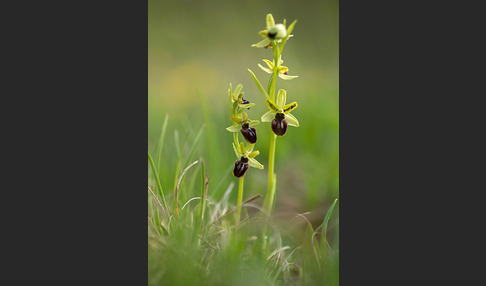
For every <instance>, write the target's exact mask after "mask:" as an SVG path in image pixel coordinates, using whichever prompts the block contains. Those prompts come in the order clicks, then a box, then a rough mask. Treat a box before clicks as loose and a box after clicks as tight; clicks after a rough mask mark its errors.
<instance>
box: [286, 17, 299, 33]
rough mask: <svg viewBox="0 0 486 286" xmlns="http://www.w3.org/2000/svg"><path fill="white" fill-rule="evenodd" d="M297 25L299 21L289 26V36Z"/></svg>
mask: <svg viewBox="0 0 486 286" xmlns="http://www.w3.org/2000/svg"><path fill="white" fill-rule="evenodd" d="M296 23H297V20H295V21H293V22H292V24H290V25H289V27H288V28H287V35H290V33H292V31H293V30H294V26H295V24H296Z"/></svg>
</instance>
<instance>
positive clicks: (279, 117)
mask: <svg viewBox="0 0 486 286" xmlns="http://www.w3.org/2000/svg"><path fill="white" fill-rule="evenodd" d="M287 126H288V123H287V120H285V115H284V114H282V113H277V114H276V115H275V119H274V120H272V130H273V133H275V134H277V135H278V136H283V135H285V133H286V132H287Z"/></svg>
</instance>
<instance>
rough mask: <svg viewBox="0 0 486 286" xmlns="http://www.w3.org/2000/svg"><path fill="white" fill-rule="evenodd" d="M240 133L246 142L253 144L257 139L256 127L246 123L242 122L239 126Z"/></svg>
mask: <svg viewBox="0 0 486 286" xmlns="http://www.w3.org/2000/svg"><path fill="white" fill-rule="evenodd" d="M241 134H242V135H243V137H244V138H245V140H246V142H248V143H251V144H255V142H256V141H257V134H256V129H255V128H253V127H249V126H248V123H245V124H243V126H242V128H241Z"/></svg>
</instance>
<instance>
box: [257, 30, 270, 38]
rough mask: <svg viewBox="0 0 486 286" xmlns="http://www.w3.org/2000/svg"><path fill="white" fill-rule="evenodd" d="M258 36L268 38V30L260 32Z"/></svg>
mask: <svg viewBox="0 0 486 286" xmlns="http://www.w3.org/2000/svg"><path fill="white" fill-rule="evenodd" d="M258 34H260V36H262V37H263V38H268V30H263V31H260V32H258Z"/></svg>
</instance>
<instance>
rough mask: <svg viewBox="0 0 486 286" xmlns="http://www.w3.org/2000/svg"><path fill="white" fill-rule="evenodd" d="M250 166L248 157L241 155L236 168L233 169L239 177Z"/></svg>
mask: <svg viewBox="0 0 486 286" xmlns="http://www.w3.org/2000/svg"><path fill="white" fill-rule="evenodd" d="M248 168H250V165H249V164H248V158H245V157H241V159H240V160H238V161H236V162H235V168H234V169H233V175H234V176H235V177H237V178H239V177H241V176H243V175H245V173H246V170H248Z"/></svg>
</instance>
